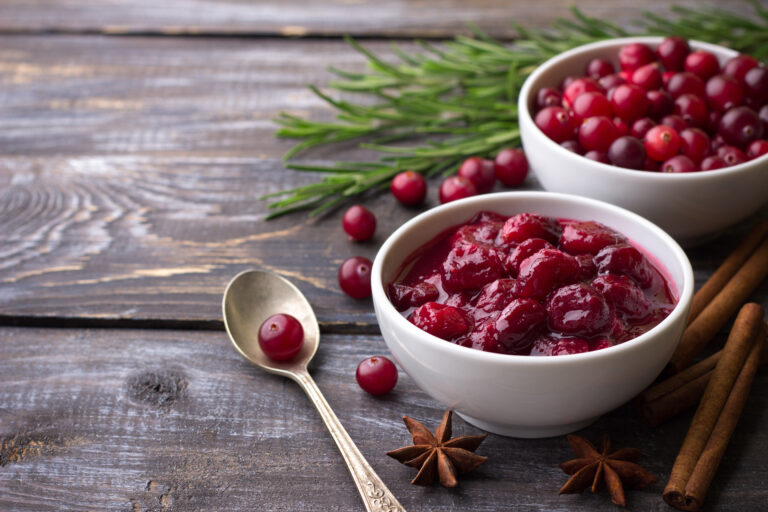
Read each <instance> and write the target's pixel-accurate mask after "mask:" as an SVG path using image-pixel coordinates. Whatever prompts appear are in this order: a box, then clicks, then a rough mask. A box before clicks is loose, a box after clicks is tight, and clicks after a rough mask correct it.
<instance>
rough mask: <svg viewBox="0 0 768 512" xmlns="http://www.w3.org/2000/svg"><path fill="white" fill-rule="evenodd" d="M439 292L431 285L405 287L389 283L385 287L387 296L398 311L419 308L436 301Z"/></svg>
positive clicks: (420, 284)
mask: <svg viewBox="0 0 768 512" xmlns="http://www.w3.org/2000/svg"><path fill="white" fill-rule="evenodd" d="M439 295H440V292H439V291H438V290H437V287H435V285H433V284H431V283H426V282H425V283H417V284H415V285H413V286H407V285H404V284H399V283H391V284H390V285H389V286H388V287H387V296H388V297H389V300H390V302H392V304H393V305H394V306H395V309H397V310H398V311H405V310H406V309H408V308H415V307H418V306H421V305H422V304H424V303H426V302H431V301H435V300H437V298H438V296H439Z"/></svg>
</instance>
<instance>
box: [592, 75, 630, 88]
mask: <svg viewBox="0 0 768 512" xmlns="http://www.w3.org/2000/svg"><path fill="white" fill-rule="evenodd" d="M597 83H598V85H599V86H600V87H602V88H603V90H605V91H610V90H611V89H613V88H614V87H618V86H620V85H622V84H625V83H627V81H626V80H624V78H623V77H622V76H621V75H617V74H615V75H607V76H604V77H603V78H601V79H600V80H598V81H597Z"/></svg>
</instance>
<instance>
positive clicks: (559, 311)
mask: <svg viewBox="0 0 768 512" xmlns="http://www.w3.org/2000/svg"><path fill="white" fill-rule="evenodd" d="M546 308H547V314H548V315H549V327H550V328H551V329H552V330H553V331H557V332H560V333H563V334H570V335H577V336H589V337H592V336H598V335H600V334H605V333H607V331H608V329H609V327H610V325H611V309H610V308H609V307H608V303H607V302H606V301H605V299H604V298H603V296H602V295H600V293H598V292H597V291H595V290H594V289H592V288H591V287H590V286H588V285H586V284H581V283H580V284H572V285H568V286H563V287H562V288H559V289H558V290H557V291H555V292H554V293H553V294H552V295H551V296H550V297H549V298H548V299H547V302H546Z"/></svg>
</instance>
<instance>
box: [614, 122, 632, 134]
mask: <svg viewBox="0 0 768 512" xmlns="http://www.w3.org/2000/svg"><path fill="white" fill-rule="evenodd" d="M613 126H615V127H616V133H617V134H618V136H619V137H623V136H624V135H629V130H630V126H629V124H628V123H627V122H626V121H624V120H623V119H621V118H618V117H614V118H613Z"/></svg>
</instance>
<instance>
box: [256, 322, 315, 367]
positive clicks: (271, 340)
mask: <svg viewBox="0 0 768 512" xmlns="http://www.w3.org/2000/svg"><path fill="white" fill-rule="evenodd" d="M303 344H304V329H303V328H302V327H301V323H300V322H299V321H298V320H296V319H295V318H294V317H292V316H291V315H286V314H283V313H280V314H277V315H272V316H270V317H269V318H267V319H266V320H264V322H263V323H262V324H261V327H259V347H261V350H262V351H263V352H264V354H266V356H267V357H269V358H270V359H273V360H275V361H288V360H289V359H293V358H294V357H295V356H296V354H298V353H299V352H300V351H301V346H302V345H303Z"/></svg>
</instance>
